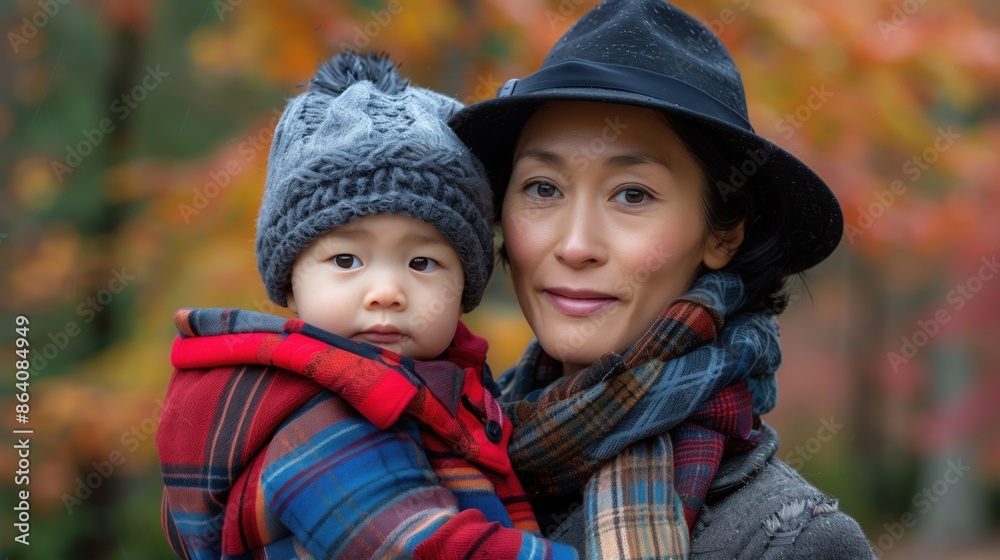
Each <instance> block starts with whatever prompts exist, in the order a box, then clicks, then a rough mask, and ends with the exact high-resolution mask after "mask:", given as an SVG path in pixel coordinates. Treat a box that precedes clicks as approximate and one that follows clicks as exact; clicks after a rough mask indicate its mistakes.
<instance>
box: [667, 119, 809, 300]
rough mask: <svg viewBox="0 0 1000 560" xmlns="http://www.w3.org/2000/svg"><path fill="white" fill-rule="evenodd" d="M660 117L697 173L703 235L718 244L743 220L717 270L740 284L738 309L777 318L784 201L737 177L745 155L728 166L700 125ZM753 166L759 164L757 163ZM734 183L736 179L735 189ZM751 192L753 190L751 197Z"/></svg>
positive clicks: (784, 261)
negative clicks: (701, 182)
mask: <svg viewBox="0 0 1000 560" xmlns="http://www.w3.org/2000/svg"><path fill="white" fill-rule="evenodd" d="M660 115H661V117H662V119H663V121H664V123H665V124H666V125H667V126H669V127H670V128H671V129H672V130H673V131H674V133H675V134H677V136H678V137H679V138H680V139H681V141H682V142H683V143H684V147H686V148H687V149H688V151H689V152H690V153H691V155H692V156H694V159H695V161H696V162H697V163H698V166H699V167H700V168H701V173H702V176H703V177H704V178H705V183H706V185H705V186H706V189H705V190H704V193H703V200H704V208H705V224H706V225H707V227H708V231H709V235H712V236H714V237H715V238H716V239H719V240H721V239H724V238H725V237H726V235H727V234H728V233H729V232H731V231H732V230H733V229H734V228H735V227H737V226H738V225H739V223H740V221H741V220H742V221H743V241H742V243H740V246H739V248H738V249H737V250H736V254H734V255H733V258H732V259H731V260H730V261H729V263H728V264H727V265H726V266H724V267H723V268H722V270H725V271H727V272H732V273H734V274H737V275H739V276H740V278H741V279H742V280H743V285H744V288H745V289H746V295H747V297H746V303H745V304H744V306H743V309H744V310H750V311H763V312H766V313H771V314H774V315H778V314H780V313H781V312H782V311H784V310H785V309H786V308H787V307H788V292H787V291H786V285H785V283H786V281H787V280H788V276H789V274H788V268H789V256H788V244H787V242H786V241H783V239H784V238H785V236H784V235H783V233H784V232H785V231H784V230H785V227H786V222H785V216H787V212H786V207H785V205H786V202H785V199H784V197H780V196H773V195H772V196H769V192H772V193H773V192H774V191H773V190H771V189H774V188H775V187H776V185H761V184H760V182H759V181H755V177H754V176H753V174H752V173H750V174H749V176H747V175H743V174H742V173H743V171H742V169H743V165H742V164H743V163H744V161H743V160H750V161H752V159H750V158H751V154H749V153H746V152H744V153H743V154H742V160H740V161H734V160H733V158H732V156H731V155H730V156H727V155H726V154H725V153H724V152H723V151H722V150H721V149H720V143H719V139H718V137H714V136H711V135H710V134H709V133H707V132H706V131H705V125H703V124H700V123H697V122H695V121H692V120H688V119H682V118H678V117H675V116H672V115H669V114H667V113H665V112H663V111H660ZM754 164H755V166H756V165H759V163H758V162H754ZM755 166H752V167H751V171H752V170H754V169H756V167H755ZM734 176H735V177H734ZM734 178H738V179H740V180H739V184H736V183H737V181H734ZM751 188H753V189H755V190H756V191H757V196H754V194H753V193H752V192H751V190H750V189H751ZM703 272H704V271H703Z"/></svg>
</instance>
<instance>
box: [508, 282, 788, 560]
mask: <svg viewBox="0 0 1000 560" xmlns="http://www.w3.org/2000/svg"><path fill="white" fill-rule="evenodd" d="M743 294H744V291H743V284H742V281H741V280H740V279H739V278H738V277H736V276H734V275H731V274H728V273H719V272H713V273H709V274H706V275H703V276H702V277H701V278H700V279H699V280H698V281H697V282H695V284H694V286H693V287H692V289H691V290H690V292H688V293H687V294H685V295H684V296H682V297H680V298H678V299H676V300H674V301H672V302H671V303H670V304H668V305H667V306H666V307H665V308H664V309H663V310H662V311H661V312H660V314H659V316H658V317H657V318H656V321H655V322H654V324H653V325H652V326H651V327H650V328H649V330H648V331H647V332H646V333H645V334H644V335H643V336H642V337H641V338H639V340H638V341H637V342H636V343H635V344H633V345H632V346H631V347H630V348H629V349H628V350H627V351H626V352H625V353H624V355H618V354H616V353H609V354H607V355H605V356H603V357H602V358H601V359H600V360H599V361H598V362H597V363H594V364H592V365H591V366H590V367H588V368H585V369H583V370H581V371H579V372H577V373H575V374H573V375H570V376H565V377H563V376H562V364H561V363H559V362H558V361H557V360H555V359H554V358H552V357H550V356H548V355H547V354H545V352H544V351H543V350H542V349H541V347H540V346H539V344H538V341H537V340H534V341H532V343H531V344H530V345H529V347H528V349H527V351H526V352H525V354H524V356H523V357H522V359H521V361H520V362H519V363H518V364H517V365H516V366H515V367H514V368H513V369H512V370H510V371H508V372H507V373H506V374H505V375H504V376H503V377H502V378H501V379H500V385H501V386H502V387H503V390H504V396H503V400H504V401H505V402H506V403H507V404H506V405H505V411H506V412H507V414H508V416H509V417H510V419H511V421H512V423H513V424H514V426H515V429H514V434H513V435H512V437H511V443H510V447H509V448H508V451H509V453H510V458H511V462H512V463H513V464H514V466H515V468H516V470H517V472H518V476H519V477H520V478H521V480H522V481H523V482H524V484H525V487H526V489H527V490H528V491H529V494H533V495H534V496H535V498H534V501H536V502H541V501H543V500H544V499H545V497H546V496H548V497H553V496H560V495H562V496H566V495H572V494H573V493H575V492H580V491H582V495H583V496H582V499H583V506H584V507H585V519H586V524H587V535H586V542H587V557H588V558H626V559H632V558H634V559H640V558H643V559H645V558H686V557H687V554H688V539H689V531H690V527H691V526H692V524H693V523H694V521H695V519H696V518H697V516H698V512H699V511H700V509H701V506H702V504H703V503H704V500H705V496H706V494H707V491H708V487H709V485H710V483H711V481H712V478H713V477H714V476H715V472H716V470H717V468H718V466H719V462H720V461H721V459H722V456H723V454H725V453H731V452H732V453H735V452H741V451H745V450H747V449H750V448H752V447H753V446H754V445H756V442H757V441H758V440H759V438H760V432H759V431H757V430H756V429H755V427H759V424H758V422H759V418H758V417H757V415H759V414H762V413H764V412H766V411H768V410H770V409H772V408H773V407H774V404H775V401H776V385H775V379H774V374H775V372H776V371H777V369H778V366H779V364H780V361H781V351H780V348H779V345H778V330H777V323H776V321H775V320H774V318H773V316H771V315H767V314H763V313H731V311H735V310H737V309H739V308H740V306H741V304H742V303H743V298H744V295H743ZM724 322H725V327H724V328H723V323H724Z"/></svg>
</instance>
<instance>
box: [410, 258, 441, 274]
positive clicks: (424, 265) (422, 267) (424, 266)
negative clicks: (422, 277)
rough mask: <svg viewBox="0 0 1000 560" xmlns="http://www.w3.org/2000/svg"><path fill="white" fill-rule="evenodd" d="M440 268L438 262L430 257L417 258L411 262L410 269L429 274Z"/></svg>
mask: <svg viewBox="0 0 1000 560" xmlns="http://www.w3.org/2000/svg"><path fill="white" fill-rule="evenodd" d="M438 266H439V265H438V263H437V261H435V260H434V259H431V258H428V257H417V258H415V259H412V260H410V268H412V269H413V270H416V271H417V272H427V271H430V270H434V269H435V268H437V267H438Z"/></svg>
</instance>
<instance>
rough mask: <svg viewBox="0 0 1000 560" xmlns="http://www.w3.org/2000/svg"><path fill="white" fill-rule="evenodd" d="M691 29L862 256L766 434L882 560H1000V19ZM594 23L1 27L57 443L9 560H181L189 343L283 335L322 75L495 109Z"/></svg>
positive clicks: (7, 189) (35, 329) (4, 254)
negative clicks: (296, 163) (170, 391)
mask: <svg viewBox="0 0 1000 560" xmlns="http://www.w3.org/2000/svg"><path fill="white" fill-rule="evenodd" d="M676 3H677V4H678V5H679V6H680V7H682V8H683V9H685V10H687V11H689V12H690V13H692V14H694V15H695V16H696V17H698V18H699V19H701V20H702V21H704V22H706V23H707V24H708V25H709V26H710V27H711V28H712V29H713V30H714V31H715V32H716V33H717V34H719V36H720V37H721V38H722V40H723V41H724V42H725V43H726V45H727V46H728V47H729V48H730V50H731V51H732V53H733V56H734V57H735V58H736V60H737V63H738V65H739V67H740V68H741V70H742V72H743V77H744V81H745V84H746V88H747V93H748V97H749V106H750V115H751V119H752V121H753V123H754V125H755V127H756V129H757V131H758V132H759V133H760V134H762V135H763V136H766V137H768V138H771V139H772V140H774V141H776V142H778V143H779V144H781V145H782V146H784V147H786V148H787V149H789V150H791V151H792V152H794V153H796V154H797V155H798V156H799V157H800V158H802V159H803V160H804V161H806V162H807V163H808V164H809V165H811V166H812V167H813V168H814V169H815V170H816V171H817V172H818V173H819V174H820V175H821V176H822V177H824V178H825V179H826V180H827V182H828V183H829V184H830V186H831V187H832V188H833V190H834V191H835V192H836V193H837V196H838V197H839V198H840V200H841V202H842V204H843V207H844V211H845V215H846V221H847V224H848V233H847V234H846V235H845V237H844V240H843V242H842V243H841V245H840V247H839V248H838V249H837V251H836V252H835V253H834V254H833V256H832V257H831V258H830V259H828V260H827V261H826V262H825V263H823V264H822V265H821V266H819V267H818V268H816V269H814V270H813V271H811V273H810V274H809V276H808V282H807V284H806V285H805V287H804V286H803V284H802V283H801V282H797V283H796V287H795V294H796V295H795V296H794V303H793V305H792V306H791V308H790V309H789V310H788V311H787V312H786V313H785V314H783V315H782V316H781V318H780V322H781V325H782V338H783V349H784V356H785V360H784V365H783V366H782V369H781V370H780V372H779V387H780V398H779V401H778V407H777V409H776V410H775V411H774V412H772V413H771V414H769V415H767V417H766V418H765V420H767V421H768V422H770V423H771V424H772V425H774V426H775V427H776V428H777V429H778V431H779V433H780V434H781V436H782V441H783V445H782V449H781V450H780V451H779V453H778V456H779V457H782V458H784V459H785V460H787V461H789V462H790V463H792V464H793V465H794V466H796V467H797V468H798V469H799V471H800V472H801V473H802V474H803V475H804V476H805V477H807V478H808V479H809V480H811V481H813V482H814V483H815V484H817V485H819V486H820V487H821V488H823V489H824V490H826V491H828V492H829V493H832V494H833V495H835V496H837V497H838V498H840V500H841V505H842V507H843V508H844V509H845V510H846V511H848V512H849V513H851V514H852V515H854V516H855V517H856V518H857V519H858V520H859V521H860V522H861V523H862V526H863V527H864V529H865V530H866V532H867V534H868V536H869V538H870V539H871V540H872V541H873V543H875V544H876V546H877V547H878V551H879V553H880V554H881V555H882V556H884V557H895V558H916V557H922V555H925V556H926V557H930V558H940V557H945V556H947V557H949V558H982V557H996V556H994V555H995V554H996V553H997V551H998V550H1000V546H998V535H1000V437H998V436H1000V406H998V405H997V402H998V400H1000V375H998V373H1000V344H997V342H998V341H1000V321H998V320H997V319H996V317H997V316H998V313H1000V278H998V277H997V274H998V272H1000V271H993V268H991V267H995V266H996V264H993V263H997V258H998V253H997V250H998V247H997V245H998V241H1000V220H997V218H996V213H997V212H998V210H1000V204H998V201H1000V200H998V199H1000V158H998V155H997V150H998V147H1000V30H998V27H1000V26H998V22H1000V6H998V4H997V3H996V2H993V1H987V0H954V1H949V2H943V1H938V0H895V1H890V0H841V1H838V2H829V1H820V0H805V1H795V2H792V1H779V0H710V1H695V0H678V1H677V2H676ZM594 4H595V2H594V1H593V0H561V1H556V0H489V1H487V0H484V1H470V0H465V1H446V0H393V1H392V2H383V1H381V0H354V1H344V2H329V1H319V0H291V1H288V2H252V1H249V0H217V1H214V2H193V1H191V0H183V1H176V2H157V1H154V0H136V1H126V0H100V1H97V0H89V1H88V0H80V1H76V0H72V1H65V0H63V1H61V0H52V1H46V0H41V1H40V0H15V1H12V2H11V1H5V2H4V4H3V7H2V8H0V9H2V10H3V11H2V12H0V29H2V30H3V31H4V34H5V37H6V40H5V41H4V43H3V45H2V46H0V50H2V55H0V60H3V66H2V67H0V142H2V150H0V166H2V167H0V182H2V190H0V267H2V271H3V275H2V276H3V283H2V294H3V297H2V298H0V299H2V303H0V309H2V311H3V313H2V322H0V372H3V376H2V377H0V426H3V428H4V432H5V433H7V434H10V430H12V429H16V428H20V427H24V426H21V425H18V424H17V423H16V422H15V414H14V405H15V401H14V398H13V394H14V392H15V387H14V382H15V379H14V369H13V368H14V362H15V359H16V357H15V354H14V352H15V347H14V339H15V333H14V327H15V325H14V317H15V316H16V315H20V314H23V315H26V316H27V317H29V319H30V321H31V324H30V327H31V331H30V341H31V350H32V357H33V361H32V367H31V373H32V377H31V381H30V383H31V385H30V395H31V400H30V407H31V408H30V421H29V424H28V426H29V427H31V428H33V429H34V430H35V433H34V435H33V436H32V444H31V445H32V446H31V455H30V459H31V467H30V487H29V488H30V495H31V500H30V502H31V534H30V541H31V545H30V547H24V546H23V545H21V544H17V543H14V541H13V538H14V536H15V535H16V531H15V530H14V529H13V528H12V523H13V521H12V520H11V516H12V515H13V513H14V512H13V507H14V504H15V499H14V491H15V485H14V475H13V473H14V471H15V470H16V469H17V457H16V455H15V453H14V450H13V448H12V445H13V439H11V440H10V441H11V443H10V444H6V443H5V444H4V448H3V450H2V451H0V473H2V477H0V519H2V523H0V527H2V528H3V529H2V532H0V536H2V539H0V549H2V554H3V555H5V556H8V555H9V556H10V557H14V558H46V559H48V558H169V557H171V555H170V552H169V550H168V548H167V546H166V543H165V540H164V538H163V535H162V532H161V529H160V524H159V503H160V491H161V489H162V482H161V480H160V478H159V472H158V465H157V460H156V451H155V448H154V445H153V440H152V436H153V433H154V431H155V427H156V419H157V418H158V415H159V407H160V406H161V404H162V401H161V400H160V399H161V396H162V395H163V393H164V389H165V387H166V383H167V380H168V377H169V374H170V371H171V368H170V366H169V360H168V353H169V348H170V344H171V341H172V338H173V336H174V334H175V330H174V327H173V324H172V322H171V316H172V314H173V311H174V310H175V309H177V308H179V307H186V306H205V307H223V306H226V307H230V306H231V307H242V308H249V309H258V310H262V311H267V312H281V311H283V310H276V309H274V307H273V306H272V305H271V304H270V303H269V302H267V299H266V296H265V294H264V290H263V288H262V286H261V282H260V279H259V277H258V275H257V272H256V266H255V260H254V249H253V237H254V220H255V217H256V212H257V207H258V204H259V200H260V197H261V194H262V189H263V180H264V173H265V168H266V164H267V153H268V149H269V143H270V138H271V135H272V132H273V127H274V124H275V122H276V116H277V115H278V114H280V111H281V109H282V108H283V106H284V100H285V99H286V98H287V97H290V96H293V95H295V94H297V93H298V92H299V91H301V84H303V83H304V82H306V81H307V80H308V78H309V77H310V76H311V75H312V73H313V72H314V70H315V68H316V66H317V64H318V63H319V62H320V61H321V60H323V59H325V58H327V57H329V56H331V55H332V54H334V53H335V52H337V51H338V50H340V49H342V48H347V47H352V48H360V49H362V50H380V51H386V52H388V53H389V54H390V55H391V56H392V58H393V59H394V60H396V61H398V62H400V63H401V65H402V72H403V73H404V74H405V75H408V76H410V77H411V78H412V79H413V81H414V82H415V83H417V84H418V85H421V86H424V87H431V88H434V89H437V90H440V91H443V92H445V93H447V94H450V95H453V96H455V97H457V98H458V99H460V100H463V101H465V102H467V103H470V102H475V101H478V100H482V99H487V98H489V97H492V96H493V94H494V93H495V91H496V88H497V87H499V86H500V85H502V84H503V83H504V82H505V81H506V80H508V79H509V78H512V77H523V76H525V75H526V74H528V73H530V72H531V71H533V70H535V69H537V68H538V66H539V65H540V63H541V60H542V59H543V58H544V55H545V53H546V52H547V50H548V49H549V47H550V46H551V45H552V44H553V43H554V42H555V40H556V39H557V38H558V37H559V36H560V35H561V34H562V33H563V32H564V31H565V30H566V29H567V28H568V27H569V25H571V24H572V23H573V22H574V21H575V20H576V19H577V18H579V17H580V15H582V14H583V13H584V12H585V11H586V10H587V9H589V8H590V7H592V6H593V5H594ZM46 9H47V10H49V12H48V13H46V12H45V10H46ZM123 96H124V97H123ZM74 154H75V156H74ZM498 270H499V269H498ZM468 322H469V323H470V325H471V326H472V327H473V329H474V330H476V331H477V332H479V333H481V334H483V335H484V336H486V337H487V338H488V339H489V340H490V342H491V345H492V346H491V357H490V362H491V365H492V366H493V369H494V371H502V370H503V369H505V368H506V367H507V366H509V365H510V364H512V362H513V361H514V360H515V359H516V357H517V355H518V354H519V352H520V350H521V349H522V348H523V346H524V344H525V343H526V342H527V340H528V339H529V338H530V336H531V334H530V331H529V329H528V328H527V326H526V325H525V324H524V322H523V319H522V318H521V315H520V312H519V310H518V308H517V305H516V302H515V301H514V299H513V296H512V294H511V291H510V289H509V287H508V285H507V281H506V278H505V275H504V274H503V272H502V270H500V271H499V272H498V273H497V275H496V277H495V278H494V281H493V283H492V284H491V287H490V290H489V293H488V295H487V299H486V301H485V302H484V304H483V305H482V306H481V307H480V308H479V309H478V310H477V311H475V312H474V313H473V314H472V315H471V316H469V317H468ZM112 459H114V461H112ZM955 465H967V466H968V467H970V470H968V471H967V472H966V471H964V470H961V469H959V470H958V471H954V470H953V471H951V472H952V473H953V474H952V475H948V474H947V473H948V472H950V471H949V469H954V468H955V467H954V466H955ZM108 466H110V467H113V468H111V469H110V470H109V469H108ZM955 472H960V473H961V476H959V477H957V478H956V476H955V475H954V473H955ZM95 473H96V474H95ZM942 481H944V482H942ZM17 489H22V488H20V487H18V488H17ZM925 489H927V490H929V493H928V494H925V495H924V498H925V500H924V501H921V500H920V499H917V498H918V496H919V495H920V494H921V492H923V491H924V490H925ZM932 498H933V499H932ZM907 515H909V517H906V516H907ZM901 520H906V526H903V524H902V522H901Z"/></svg>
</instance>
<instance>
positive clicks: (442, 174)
mask: <svg viewBox="0 0 1000 560" xmlns="http://www.w3.org/2000/svg"><path fill="white" fill-rule="evenodd" d="M461 108H462V104H461V103H459V102H458V101H456V100H454V99H452V98H450V97H447V96H444V95H441V94H439V93H436V92H433V91H430V90H427V89H423V88H418V87H413V86H411V85H410V83H409V80H408V79H406V78H403V77H401V76H400V75H399V72H398V71H397V69H396V66H395V64H394V63H393V62H392V61H391V60H390V59H388V58H386V57H385V56H380V55H372V54H357V53H353V52H346V53H341V54H339V55H337V56H335V57H333V58H332V59H331V60H330V61H329V62H326V63H324V64H323V65H322V66H320V68H319V70H318V71H317V73H316V76H315V77H314V78H312V80H310V82H309V89H308V90H307V91H306V92H304V93H302V94H301V95H299V96H297V97H295V98H293V99H291V100H290V101H289V103H288V105H287V106H286V107H285V111H284V113H283V114H282V115H281V119H280V120H279V121H278V125H277V128H276V129H275V132H274V139H273V141H272V144H271V153H270V156H269V159H268V167H267V179H266V183H265V187H264V200H263V202H262V204H261V208H260V214H259V216H258V218H257V241H256V251H257V269H258V270H259V271H260V275H261V278H262V279H263V280H264V285H265V287H266V288H267V295H268V297H269V298H270V299H271V301H273V302H274V303H277V304H278V305H282V306H284V305H286V300H285V296H286V294H287V293H288V292H289V291H290V290H291V289H292V283H291V271H292V264H293V263H294V262H295V259H296V257H298V255H299V254H300V253H302V251H303V250H305V249H306V247H308V246H309V244H310V243H312V242H313V241H314V240H315V239H317V238H318V237H320V236H322V235H323V234H325V233H327V232H328V231H330V230H331V229H333V228H335V227H337V226H339V225H343V224H346V223H348V222H350V221H352V220H355V219H357V218H361V217H363V216H369V215H375V214H401V215H404V216H408V217H410V218H414V219H417V220H423V221H425V222H427V223H429V224H431V225H433V226H434V227H436V228H437V229H438V230H439V231H440V232H441V233H442V234H444V236H445V237H446V238H447V239H448V241H449V242H450V243H451V245H452V246H453V247H454V248H455V251H456V252H457V253H458V256H459V257H460V258H461V259H462V265H463V267H464V272H465V286H464V290H463V293H462V309H463V311H466V312H467V311H470V310H472V309H473V308H475V307H476V305H478V304H479V302H480V300H481V299H482V296H483V291H484V290H485V289H486V283H487V281H488V280H489V278H490V275H491V274H492V272H493V223H492V222H493V202H492V194H491V192H490V186H489V182H488V179H487V177H486V173H485V171H484V169H483V167H482V165H481V164H480V163H479V161H478V160H477V159H476V158H475V156H473V155H472V153H471V152H470V151H469V150H468V148H466V147H465V145H464V144H463V143H462V142H461V141H460V140H459V139H458V137H457V136H455V133H454V132H452V130H451V129H450V128H449V127H448V125H447V121H448V119H449V118H450V117H451V116H452V115H454V114H455V113H456V112H458V111H459V110H460V109H461Z"/></svg>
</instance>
